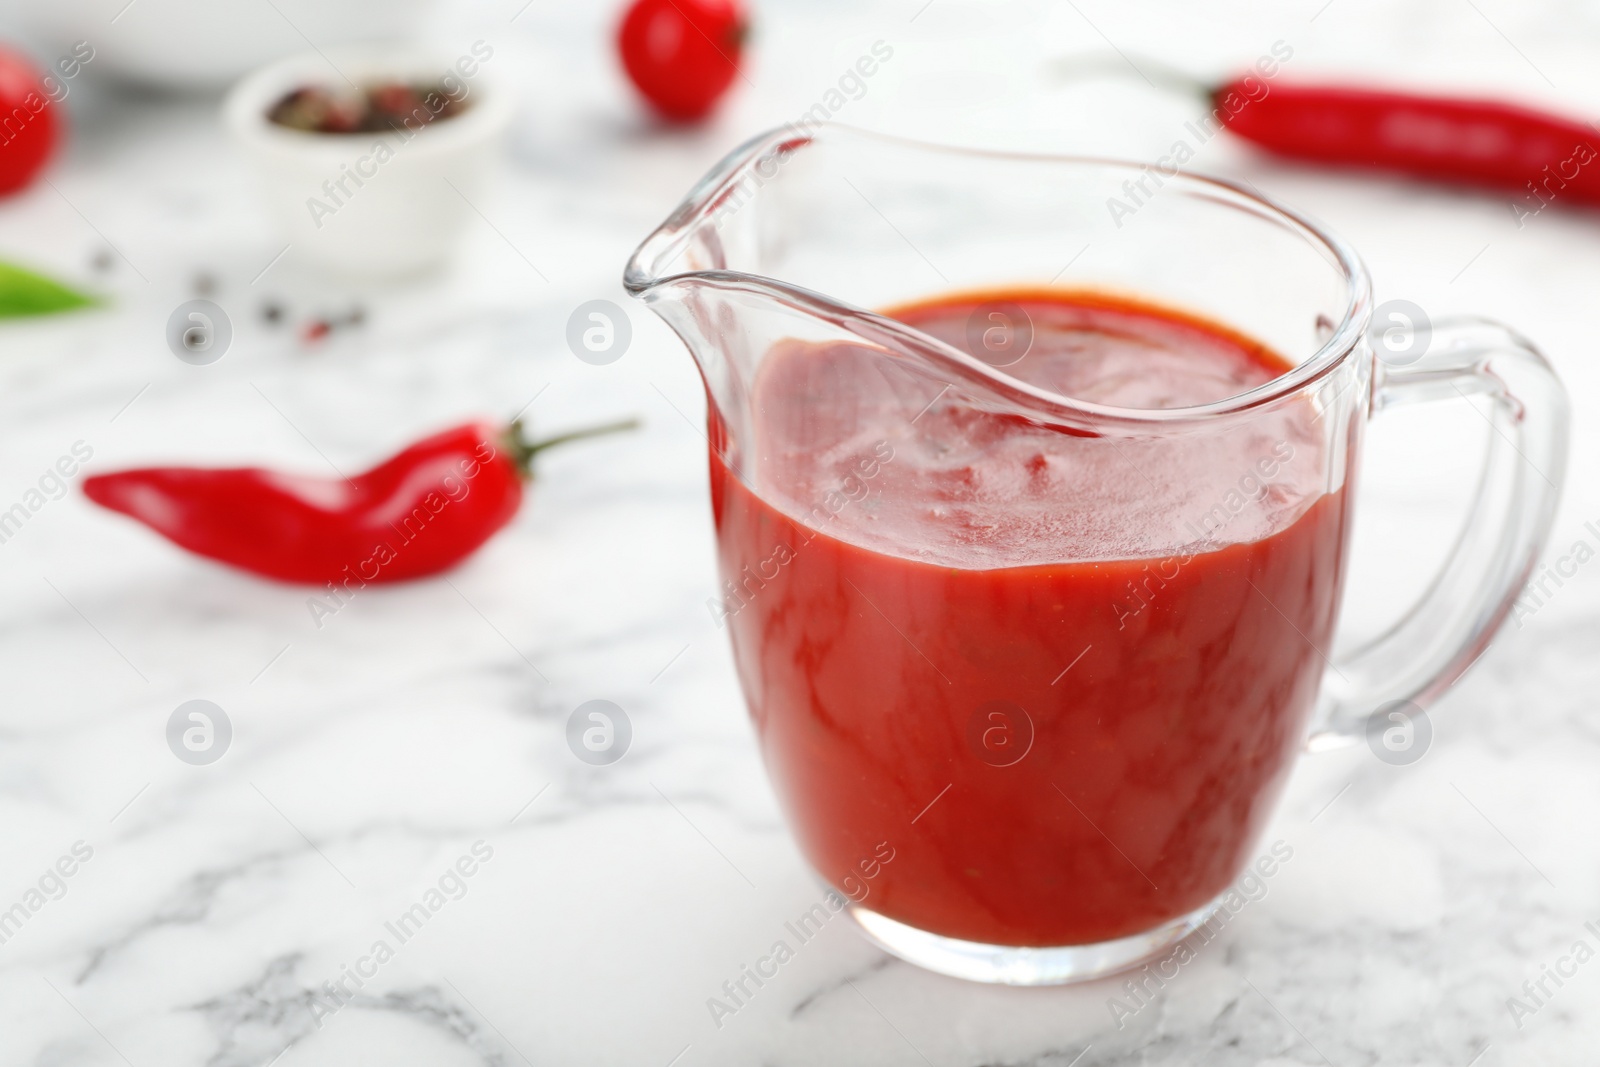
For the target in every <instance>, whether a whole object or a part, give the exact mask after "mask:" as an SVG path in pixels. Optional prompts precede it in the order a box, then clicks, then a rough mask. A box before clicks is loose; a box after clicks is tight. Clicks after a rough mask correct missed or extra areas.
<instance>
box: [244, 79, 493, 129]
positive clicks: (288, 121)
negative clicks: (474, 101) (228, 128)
mask: <svg viewBox="0 0 1600 1067" xmlns="http://www.w3.org/2000/svg"><path fill="white" fill-rule="evenodd" d="M458 91H459V90H458ZM467 106H468V105H467V103H466V98H465V96H464V95H463V96H456V95H452V94H451V93H450V91H449V90H447V89H446V88H445V87H444V86H443V85H442V84H439V83H437V82H434V83H427V84H417V85H413V84H407V83H405V82H383V83H381V84H377V85H369V86H367V87H366V88H365V89H362V90H358V91H355V92H349V91H343V92H341V91H336V90H333V89H328V88H325V87H322V86H315V85H308V86H305V87H303V88H299V89H295V90H293V91H292V92H289V93H287V94H285V95H284V96H283V98H282V99H280V100H279V101H278V102H277V103H276V104H274V105H272V107H271V108H269V109H268V110H267V119H268V120H269V121H271V122H274V123H276V124H277V125H279V126H287V127H289V128H290V129H293V130H305V131H306V132H308V133H384V132H387V131H389V130H392V129H395V128H397V127H400V126H405V127H408V128H410V129H416V128H418V127H420V126H424V125H426V124H428V123H430V122H434V121H437V120H439V119H448V118H454V117H455V116H457V115H459V114H461V113H462V112H463V111H465V110H466V109H467Z"/></svg>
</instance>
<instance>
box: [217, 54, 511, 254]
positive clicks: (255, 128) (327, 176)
mask: <svg viewBox="0 0 1600 1067" xmlns="http://www.w3.org/2000/svg"><path fill="white" fill-rule="evenodd" d="M474 47H479V48H480V52H479V55H473V54H472V53H471V52H468V53H465V54H463V55H461V56H443V55H431V54H427V53H419V52H417V51H416V50H408V49H396V48H386V47H370V46H369V47H364V48H347V49H328V50H326V51H325V53H322V54H319V53H315V52H313V53H307V54H305V55H298V56H293V57H291V58H289V59H285V60H281V61H279V62H277V63H273V64H271V65H270V66H267V67H265V68H263V69H261V70H258V71H256V72H255V73H254V74H251V75H250V76H249V77H247V78H245V79H244V80H243V81H241V82H240V83H239V84H238V85H236V86H234V88H233V90H232V91H231V92H229V94H228V98H227V100H226V101H225V102H224V104H223V114H224V119H225V121H226V124H227V126H228V129H229V131H230V132H231V133H232V134H233V136H234V138H235V139H236V140H237V141H238V143H239V145H240V146H241V148H242V149H243V151H244V152H245V153H246V155H247V157H248V159H249V162H250V164H251V169H252V170H253V171H254V172H255V177H256V178H257V180H258V181H259V182H260V183H261V185H262V187H263V192H264V193H265V195H266V198H267V205H268V207H269V208H270V209H271V210H272V211H273V212H274V214H276V215H277V217H278V219H279V221H280V223H281V224H282V225H283V227H284V229H285V237H286V239H287V240H288V241H289V244H290V247H291V249H292V250H293V253H292V254H294V255H297V256H300V257H302V258H305V259H308V260H311V261H312V262H315V263H317V264H319V265H322V266H324V267H328V268H332V269H334V270H336V271H340V272H344V273H349V274H358V275H365V276H391V277H392V276H398V275H404V274H413V273H416V272H419V271H422V270H426V269H428V268H430V267H433V266H436V265H437V264H438V263H440V262H441V261H442V260H444V259H445V258H446V257H447V256H448V255H449V253H450V251H451V249H452V248H453V246H454V245H455V244H456V241H457V238H458V237H459V236H460V234H461V232H462V230H463V228H464V226H465V225H466V223H467V222H468V221H469V220H476V219H477V212H476V211H475V210H474V209H475V207H476V206H477V203H478V199H479V197H480V195H481V194H482V192H483V191H484V189H485V187H486V185H487V180H488V178H489V177H490V175H491V173H492V172H493V171H494V170H495V169H496V167H497V166H498V165H499V161H500V156H501V147H502V142H503V141H504V138H505V131H506V128H507V126H508V125H509V123H510V119H511V111H512V107H511V101H510V98H509V97H508V96H507V94H506V93H505V91H504V90H502V89H501V88H500V87H499V86H498V85H497V84H496V83H495V82H494V81H493V79H492V78H491V76H490V74H489V71H488V70H487V69H486V68H490V67H492V66H493V64H494V60H493V55H492V48H490V47H488V46H483V45H482V43H481V42H480V44H479V45H478V46H474ZM485 49H487V50H488V51H489V52H490V55H489V57H488V58H484V57H483V55H482V52H483V51H484V50H485ZM324 55H325V56H326V58H324ZM330 63H331V64H332V66H330ZM468 71H471V72H472V73H471V75H470V76H468V74H467V72H468ZM446 74H449V75H450V76H452V77H453V78H455V79H456V83H457V84H459V85H461V86H464V91H465V97H464V99H465V101H466V103H467V104H468V106H467V107H466V109H465V110H463V111H462V112H461V113H460V114H458V115H456V116H454V117H452V118H448V119H441V120H438V121H435V122H432V123H428V124H426V125H420V128H418V129H417V130H416V131H415V132H412V133H409V134H405V135H402V134H400V133H349V134H328V133H309V132H306V131H304V130H294V129H289V128H287V127H284V126H279V125H276V124H274V123H272V122H270V121H268V119H267V111H268V110H269V109H270V108H271V107H272V105H274V104H276V103H277V102H278V101H279V100H281V99H282V98H283V97H284V96H285V95H286V94H288V93H289V92H291V91H293V90H295V89H299V88H302V87H305V86H308V85H326V86H342V85H344V83H345V78H348V79H349V80H350V81H351V82H353V83H355V84H356V85H358V86H365V85H366V84H369V83H371V82H376V81H383V80H390V79H401V80H405V81H419V82H433V81H439V80H441V79H443V78H444V77H445V75H446ZM458 91H459V90H458Z"/></svg>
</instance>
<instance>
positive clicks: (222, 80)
mask: <svg viewBox="0 0 1600 1067" xmlns="http://www.w3.org/2000/svg"><path fill="white" fill-rule="evenodd" d="M430 3H431V0H273V2H272V3H270V4H269V3H266V2H265V0H252V2H241V0H136V2H135V3H132V4H130V3H128V0H4V7H5V9H6V10H7V11H8V12H9V13H10V14H11V16H12V17H13V18H16V19H17V20H18V21H19V22H21V23H22V24H23V25H24V26H25V27H26V28H27V29H29V30H30V31H31V32H32V33H33V34H35V35H37V36H38V37H40V38H41V41H40V43H41V44H43V45H45V46H47V47H55V48H57V49H59V50H61V51H63V52H64V51H67V50H68V46H70V44H71V43H72V42H74V41H78V40H85V41H88V42H89V44H91V45H93V46H94V50H95V58H94V62H93V63H91V64H89V66H88V68H87V71H88V73H89V75H90V76H91V77H97V76H100V75H102V74H105V75H111V76H113V77H118V78H125V79H132V80H135V81H141V82H145V83H148V84H154V85H163V86H170V87H176V88H182V89H208V88H220V87H222V86H225V85H227V84H229V83H230V82H233V81H235V80H237V79H238V78H239V77H240V76H241V75H243V74H244V73H246V72H247V71H250V70H254V69H255V68H256V67H259V66H260V65H261V64H263V63H267V62H270V61H271V60H274V59H278V58H279V57H282V56H286V55H289V54H291V53H293V52H298V51H300V50H301V49H303V48H305V47H306V41H307V40H308V39H309V40H312V41H315V42H317V44H318V46H320V47H322V48H329V47H332V46H338V45H345V44H350V43H353V42H356V41H378V40H400V39H403V38H405V37H407V36H409V35H410V34H411V33H412V32H413V31H414V30H415V29H416V27H417V24H418V23H419V21H420V18H421V14H422V12H423V11H424V9H425V8H427V7H428V6H429V4H430Z"/></svg>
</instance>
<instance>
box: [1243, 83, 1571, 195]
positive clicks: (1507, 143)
mask: <svg viewBox="0 0 1600 1067" xmlns="http://www.w3.org/2000/svg"><path fill="white" fill-rule="evenodd" d="M1263 84H1264V83H1263V82H1262V80H1261V79H1259V78H1256V77H1255V76H1254V75H1251V76H1248V77H1245V78H1240V79H1238V80H1236V81H1233V82H1230V83H1229V84H1227V85H1224V86H1222V87H1221V88H1219V89H1217V90H1215V91H1214V92H1213V93H1212V95H1211V102H1212V105H1213V106H1214V107H1215V108H1216V114H1217V115H1218V116H1219V117H1220V118H1221V119H1222V122H1223V124H1224V126H1226V128H1227V129H1228V130H1230V131H1232V132H1233V133H1235V134H1237V135H1238V136H1240V137H1244V138H1247V139H1248V140H1250V141H1253V142H1255V143H1256V144H1258V145H1260V146H1261V147H1263V148H1266V149H1270V150H1271V151H1273V152H1276V153H1278V154H1279V155H1284V156H1290V157H1292V158H1295V159H1304V160H1310V161H1313V162H1317V163H1331V164H1335V165H1348V166H1358V167H1369V168H1375V169H1379V170H1386V171H1391V172H1393V173H1396V174H1403V175H1406V176H1409V177H1413V178H1427V179H1432V180H1435V181H1445V182H1463V183H1466V184H1471V185H1477V186H1482V187H1486V188H1491V189H1499V190H1503V191H1506V192H1514V193H1519V194H1522V195H1524V196H1527V197H1529V205H1530V209H1531V210H1530V213H1532V212H1534V211H1537V210H1538V209H1539V207H1540V206H1541V205H1542V203H1543V202H1545V201H1548V200H1551V199H1553V198H1555V197H1556V196H1558V195H1559V196H1561V197H1564V198H1570V199H1572V200H1573V201H1575V202H1582V203H1589V204H1600V167H1590V166H1587V164H1588V163H1590V162H1592V161H1593V160H1594V159H1595V157H1596V156H1597V155H1600V130H1597V129H1596V128H1595V127H1594V126H1593V125H1591V124H1589V123H1584V122H1578V121H1575V120H1572V119H1566V118H1561V117H1559V116H1556V115H1550V114H1546V113H1544V112H1540V111H1535V110H1533V109H1532V108H1526V107H1519V106H1517V105H1515V104H1503V103H1500V102H1498V101H1494V100H1469V99H1454V98H1450V97H1439V96H1420V95H1414V94H1409V93H1398V92H1379V91H1374V90H1366V89H1347V88H1339V87H1335V86H1313V85H1294V84H1287V85H1279V84H1276V83H1271V84H1270V86H1269V89H1268V91H1267V92H1266V94H1265V95H1261V88H1262V85H1263ZM1230 94H1231V95H1234V96H1235V98H1236V100H1243V101H1246V102H1245V103H1244V106H1242V107H1239V108H1238V109H1237V110H1232V111H1230V109H1229V108H1227V107H1225V106H1223V101H1225V100H1227V98H1228V97H1229V95H1230ZM1519 217H1520V216H1519Z"/></svg>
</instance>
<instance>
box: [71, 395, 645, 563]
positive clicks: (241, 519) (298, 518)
mask: <svg viewBox="0 0 1600 1067" xmlns="http://www.w3.org/2000/svg"><path fill="white" fill-rule="evenodd" d="M637 425H638V422H637V420H632V419H630V420H628V421H626V422H618V423H612V424H610V425H606V426H596V427H593V428H591V429H585V430H577V431H574V432H572V433H566V434H561V435H559V436H557V437H552V438H549V439H548V440H545V441H537V442H533V443H527V442H524V441H523V440H522V437H521V425H520V423H512V424H511V426H510V427H504V426H498V425H495V424H493V423H490V422H472V423H468V424H466V425H464V426H458V427H456V428H454V429H451V430H445V431H444V432H442V433H437V434H434V435H433V436H432V437H428V438H425V439H423V440H421V441H418V442H417V443H416V444H414V445H412V446H411V447H409V448H407V449H405V450H404V451H402V452H400V453H398V454H397V455H395V456H394V457H392V458H390V459H388V460H386V461H384V462H383V463H380V464H379V465H378V466H376V467H373V468H372V469H371V470H369V471H365V472H363V473H361V474H357V475H355V476H354V477H352V478H348V479H343V478H317V477H310V476H307V475H297V474H281V473H278V472H276V471H269V470H262V469H259V468H256V467H239V468H229V469H204V468H194V467H148V468H143V469H140V470H127V471H118V472H115V473H112V474H100V475H96V476H94V477H92V478H88V479H86V480H85V481H84V483H83V491H84V493H85V494H86V495H87V496H88V497H89V499H90V500H93V501H94V502H95V503H97V504H99V505H101V506H102V507H106V508H110V509H111V510H113V511H120V512H122V513H123V514H125V515H129V516H132V517H133V518H135V519H137V520H139V521H140V522H142V523H144V524H145V525H146V526H148V527H150V528H151V529H152V530H155V531H156V532H157V533H159V534H161V535H162V536H163V537H165V538H167V539H168V540H169V541H172V542H173V543H174V544H177V545H179V546H181V547H183V548H186V549H188V550H189V551H191V552H195V553H198V554H199V555H202V556H207V557H209V558H211V559H214V560H218V561H220V562H222V563H228V564H231V565H233V566H235V567H239V568H241V569H243V570H247V571H251V572H253V573H255V574H261V575H265V576H266V577H269V578H276V579H278V580H280V581H285V582H310V583H314V584H316V585H322V584H324V583H327V582H332V583H335V584H342V583H344V582H346V581H349V580H351V579H355V580H357V581H358V583H366V582H397V581H403V580H405V579H407V578H420V577H422V576H424V575H428V574H435V573H437V572H439V571H442V570H445V569H447V568H449V567H452V566H454V565H455V564H457V563H459V562H461V560H463V559H465V558H466V557H467V556H469V555H471V554H472V553H473V552H474V551H475V550H476V549H477V548H478V546H480V545H482V544H483V543H484V542H485V541H487V540H488V539H489V538H490V536H492V535H493V534H494V533H495V531H497V530H499V529H500V528H501V527H502V526H504V525H505V524H506V523H508V522H510V521H511V517H512V516H513V515H515V514H516V513H517V508H518V506H520V505H521V503H522V482H523V479H525V478H528V477H530V476H531V469H532V462H533V457H534V456H535V455H536V454H537V453H539V452H542V451H543V450H545V449H547V448H550V447H552V446H554V445H558V444H563V443H565V442H567V441H574V440H577V439H579V438H583V437H593V436H595V435H597V434H604V433H613V432H615V431H618V430H626V429H631V428H633V427H634V426H637Z"/></svg>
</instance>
